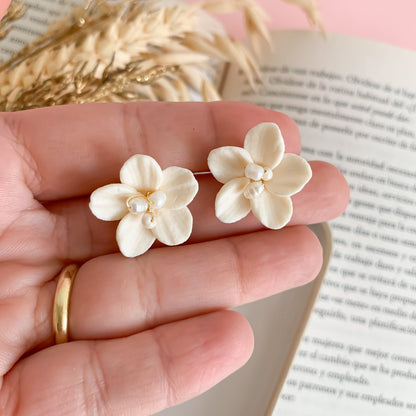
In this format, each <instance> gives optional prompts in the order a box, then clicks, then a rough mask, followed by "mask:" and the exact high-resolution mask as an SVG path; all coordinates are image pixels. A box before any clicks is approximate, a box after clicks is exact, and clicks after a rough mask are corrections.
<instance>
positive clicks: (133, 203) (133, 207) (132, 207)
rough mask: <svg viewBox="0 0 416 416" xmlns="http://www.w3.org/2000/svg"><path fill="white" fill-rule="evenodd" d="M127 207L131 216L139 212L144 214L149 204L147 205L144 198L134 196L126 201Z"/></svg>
mask: <svg viewBox="0 0 416 416" xmlns="http://www.w3.org/2000/svg"><path fill="white" fill-rule="evenodd" d="M127 206H128V208H129V211H130V212H132V213H133V214H139V213H140V212H146V211H147V208H148V207H149V204H148V203H147V200H146V198H144V197H142V196H136V197H134V198H132V199H130V200H129V201H127Z"/></svg>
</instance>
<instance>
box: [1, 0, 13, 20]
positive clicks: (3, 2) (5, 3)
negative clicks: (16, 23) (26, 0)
mask: <svg viewBox="0 0 416 416" xmlns="http://www.w3.org/2000/svg"><path fill="white" fill-rule="evenodd" d="M10 1H11V0H0V18H1V17H3V16H4V14H5V13H6V10H7V8H8V7H9V4H10Z"/></svg>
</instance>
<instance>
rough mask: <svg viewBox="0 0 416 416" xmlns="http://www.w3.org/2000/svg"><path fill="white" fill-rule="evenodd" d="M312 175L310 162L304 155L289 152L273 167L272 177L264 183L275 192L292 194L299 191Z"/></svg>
mask: <svg viewBox="0 0 416 416" xmlns="http://www.w3.org/2000/svg"><path fill="white" fill-rule="evenodd" d="M311 177H312V169H311V167H310V166H309V163H308V162H307V161H306V160H305V159H304V158H303V157H300V156H298V155H294V154H292V153H287V154H285V155H284V157H283V159H282V161H281V162H280V163H279V165H277V167H276V168H274V169H273V177H272V179H270V180H269V181H266V182H264V185H265V186H266V188H267V189H268V190H269V191H270V192H271V193H273V194H276V195H281V196H291V195H294V194H296V193H298V192H299V191H300V190H301V189H302V188H303V187H304V186H305V185H306V184H307V183H308V182H309V180H310V179H311Z"/></svg>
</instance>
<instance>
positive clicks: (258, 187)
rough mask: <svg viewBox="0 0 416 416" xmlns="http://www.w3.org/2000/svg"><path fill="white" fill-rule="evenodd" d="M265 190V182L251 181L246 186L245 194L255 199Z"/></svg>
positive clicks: (248, 197)
mask: <svg viewBox="0 0 416 416" xmlns="http://www.w3.org/2000/svg"><path fill="white" fill-rule="evenodd" d="M263 191H264V184H263V182H251V183H249V184H248V185H247V186H246V189H245V190H244V196H245V197H246V198H247V199H254V198H257V197H258V196H259V195H261V194H262V192H263Z"/></svg>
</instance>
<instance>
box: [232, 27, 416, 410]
mask: <svg viewBox="0 0 416 416" xmlns="http://www.w3.org/2000/svg"><path fill="white" fill-rule="evenodd" d="M262 74H263V81H264V85H263V86H260V87H259V90H258V91H257V92H253V91H251V90H250V88H249V87H248V86H247V85H246V83H245V82H244V80H243V78H242V76H241V75H240V74H238V72H237V71H236V70H233V69H231V71H230V72H229V73H228V75H227V78H226V81H225V89H224V97H225V98H226V99H230V100H242V101H248V102H251V103H255V104H258V105H262V106H265V107H269V108H273V109H275V110H278V111H282V112H285V113H287V114H289V115H290V116H291V117H292V118H294V119H295V121H296V122H297V124H298V126H299V128H300V131H301V134H302V137H303V156H304V157H306V158H308V159H315V158H316V159H323V160H327V161H329V162H331V163H333V164H335V165H336V166H338V167H339V168H340V169H341V171H342V172H343V173H344V175H345V176H346V177H347V179H348V181H349V183H350V187H351V202H350V206H349V208H348V209H347V211H346V213H345V214H344V215H343V216H342V217H341V218H339V219H337V220H335V221H333V223H332V230H333V236H334V254H333V259H332V261H331V266H330V268H329V271H328V273H327V276H326V278H325V281H324V284H323V287H322V290H321V292H320V295H319V299H318V301H317V303H316V305H315V307H314V309H313V313H312V316H311V319H310V322H309V324H308V327H307V329H306V332H305V334H304V336H303V338H302V341H301V343H300V346H299V349H298V351H297V354H296V356H295V358H294V361H293V363H292V365H291V369H290V371H289V375H288V378H287V379H286V382H285V384H284V386H283V389H282V391H281V394H280V396H279V398H278V399H277V395H275V396H274V397H273V398H272V399H271V404H270V406H269V409H268V413H267V414H269V415H273V416H275V415H291V416H295V415H302V416H305V415H320V416H325V415H333V414H336V415H337V416H343V415H351V414H354V413H358V414H363V415H372V414H377V415H388V416H394V415H400V416H402V415H411V414H412V415H413V414H416V75H415V74H416V54H415V53H414V52H410V51H406V50H401V49H398V48H395V47H391V46H388V45H382V44H377V43H375V42H372V41H367V40H364V39H357V38H352V37H346V36H341V35H328V38H327V39H324V38H323V37H322V36H321V35H319V34H317V33H310V32H298V31H287V32H276V33H274V35H273V52H272V53H269V54H268V55H266V56H265V57H264V60H263V61H262ZM318 197H319V195H318ZM270 330H272V329H270Z"/></svg>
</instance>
